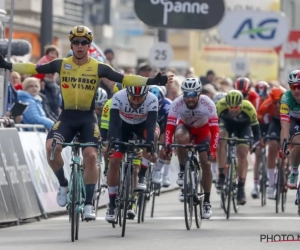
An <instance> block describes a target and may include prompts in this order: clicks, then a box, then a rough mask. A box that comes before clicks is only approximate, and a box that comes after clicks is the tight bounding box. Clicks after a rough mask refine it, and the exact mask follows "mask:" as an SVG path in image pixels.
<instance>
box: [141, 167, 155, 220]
mask: <svg viewBox="0 0 300 250" xmlns="http://www.w3.org/2000/svg"><path fill="white" fill-rule="evenodd" d="M152 169H153V163H150V166H149V168H148V170H147V172H146V180H147V189H146V191H145V192H143V197H142V198H143V209H142V222H144V221H145V214H146V208H147V203H148V201H150V199H151V195H150V194H151V189H150V187H151V182H152V180H151V176H152Z"/></svg>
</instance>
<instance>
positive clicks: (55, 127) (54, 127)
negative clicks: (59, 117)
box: [52, 121, 60, 130]
mask: <svg viewBox="0 0 300 250" xmlns="http://www.w3.org/2000/svg"><path fill="white" fill-rule="evenodd" d="M59 124H60V121H58V122H56V123H55V124H54V125H53V127H52V130H57V129H58V127H59Z"/></svg>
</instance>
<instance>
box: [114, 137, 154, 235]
mask: <svg viewBox="0 0 300 250" xmlns="http://www.w3.org/2000/svg"><path fill="white" fill-rule="evenodd" d="M117 145H118V146H124V147H125V148H126V151H125V154H126V160H125V162H123V163H124V164H122V172H121V176H122V175H123V176H122V177H121V179H120V185H119V187H118V191H117V197H116V205H117V212H116V221H115V222H113V223H112V224H117V223H118V222H119V225H120V226H122V237H124V236H125V230H126V219H127V209H128V206H132V204H133V203H135V202H136V201H135V199H134V192H135V191H136V190H134V188H133V172H134V165H133V159H134V149H136V148H150V149H151V154H152V155H153V152H154V143H153V142H152V143H151V144H144V143H139V141H136V140H129V141H128V142H122V141H117V140H114V138H111V140H110V142H109V145H108V151H109V150H110V149H111V148H112V147H113V146H117ZM113 227H114V225H113Z"/></svg>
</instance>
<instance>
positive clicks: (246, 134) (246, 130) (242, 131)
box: [220, 121, 252, 145]
mask: <svg viewBox="0 0 300 250" xmlns="http://www.w3.org/2000/svg"><path fill="white" fill-rule="evenodd" d="M220 129H221V130H226V131H227V133H228V136H232V135H234V136H235V137H237V138H240V139H250V138H251V135H252V130H251V126H250V125H247V126H243V125H242V124H241V125H240V126H239V127H237V126H232V125H231V124H229V123H226V122H223V121H220ZM237 144H247V145H250V142H247V143H246V142H237Z"/></svg>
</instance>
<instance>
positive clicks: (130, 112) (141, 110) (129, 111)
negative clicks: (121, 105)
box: [124, 106, 145, 114]
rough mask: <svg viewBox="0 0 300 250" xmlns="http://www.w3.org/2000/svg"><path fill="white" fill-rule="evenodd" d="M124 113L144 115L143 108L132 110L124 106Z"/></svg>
mask: <svg viewBox="0 0 300 250" xmlns="http://www.w3.org/2000/svg"><path fill="white" fill-rule="evenodd" d="M124 112H126V113H129V114H145V109H144V108H138V109H133V108H131V107H128V106H126V107H125V109H124Z"/></svg>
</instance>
